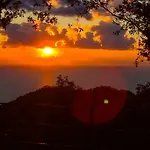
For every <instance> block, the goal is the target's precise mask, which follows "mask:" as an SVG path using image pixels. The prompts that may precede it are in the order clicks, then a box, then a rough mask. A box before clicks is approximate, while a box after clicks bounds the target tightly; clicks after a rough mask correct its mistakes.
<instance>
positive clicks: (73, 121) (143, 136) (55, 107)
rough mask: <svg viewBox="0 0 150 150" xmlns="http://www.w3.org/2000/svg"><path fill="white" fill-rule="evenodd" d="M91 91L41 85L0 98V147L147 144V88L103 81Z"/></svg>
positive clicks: (107, 149)
mask: <svg viewBox="0 0 150 150" xmlns="http://www.w3.org/2000/svg"><path fill="white" fill-rule="evenodd" d="M119 93H120V95H119ZM124 93H126V100H125V99H121V98H122V95H124ZM75 94H76V95H75ZM94 94H95V95H93V92H92V91H80V92H79V93H74V92H73V91H70V90H69V91H68V89H65V90H64V89H63V90H62V89H61V90H60V89H56V88H55V89H54V88H50V87H46V88H43V89H40V90H37V91H35V92H33V93H29V94H27V95H25V96H22V97H19V98H18V99H16V100H15V101H12V102H10V103H7V104H2V105H1V107H0V150H34V149H35V150H50V149H51V150H62V149H64V150H134V149H141V150H145V149H150V102H149V97H150V92H149V91H147V92H146V94H143V95H138V96H136V95H134V94H132V93H131V92H128V93H127V92H126V91H117V90H114V89H112V88H110V87H108V88H106V87H105V88H99V89H98V90H97V91H94ZM121 94H122V95H121ZM90 95H92V96H93V97H92V96H90ZM89 97H90V98H89ZM106 98H107V99H108V101H109V103H107V104H105V103H104V100H105V99H106ZM93 99H95V101H94V102H95V105H93V104H94V103H93ZM90 100H91V101H90ZM121 100H122V101H123V103H122V102H121V103H120V101H121ZM74 102H75V103H74ZM89 102H92V103H89ZM88 103H89V104H88ZM73 104H75V105H73ZM74 106H75V107H74ZM81 106H82V107H81ZM93 106H94V107H93ZM119 107H121V109H120V108H119ZM91 108H92V109H91ZM73 110H75V111H73ZM77 110H78V111H77ZM79 110H80V111H79ZM116 110H117V111H116ZM118 110H119V111H118ZM112 117H113V119H112ZM104 120H105V121H106V122H103V123H102V121H104ZM95 121H96V122H95Z"/></svg>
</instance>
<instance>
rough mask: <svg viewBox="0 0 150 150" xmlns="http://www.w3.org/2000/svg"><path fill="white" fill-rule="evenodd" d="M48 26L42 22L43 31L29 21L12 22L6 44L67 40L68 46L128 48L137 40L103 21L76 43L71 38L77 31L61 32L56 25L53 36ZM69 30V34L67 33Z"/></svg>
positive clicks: (31, 44)
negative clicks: (37, 29) (98, 38)
mask: <svg viewBox="0 0 150 150" xmlns="http://www.w3.org/2000/svg"><path fill="white" fill-rule="evenodd" d="M46 27H47V25H46V24H41V26H40V29H41V31H35V29H34V28H33V27H32V25H31V24H29V23H23V24H21V25H19V24H10V25H9V26H8V28H7V30H6V34H7V35H8V37H9V38H8V41H7V43H6V44H8V45H11V46H13V45H18V44H21V45H27V46H34V47H39V45H41V46H45V45H50V46H54V45H55V42H56V41H59V40H65V41H66V43H67V45H66V46H67V47H74V48H89V49H120V50H127V49H129V48H131V47H132V45H133V43H134V42H135V40H134V39H132V38H131V39H127V38H126V37H124V34H125V32H122V33H121V34H120V35H114V34H113V32H114V31H116V30H117V29H119V26H117V25H115V24H112V23H106V22H102V21H101V22H100V24H99V25H96V26H93V27H92V30H91V31H89V32H87V33H86V38H83V37H81V36H80V35H77V39H78V40H77V41H76V43H75V44H74V41H73V40H72V39H71V38H70V37H71V36H75V35H74V34H75V32H72V31H71V33H69V30H67V29H63V30H62V32H61V33H59V32H58V28H57V27H56V26H54V27H52V28H51V29H52V31H53V32H54V33H55V35H54V36H53V35H50V34H48V32H47V31H45V29H46ZM67 32H68V33H69V34H67ZM95 33H96V34H95ZM68 36H70V37H68ZM95 36H96V37H98V36H100V37H101V40H100V41H95V39H94V37H95ZM42 43H43V45H42Z"/></svg>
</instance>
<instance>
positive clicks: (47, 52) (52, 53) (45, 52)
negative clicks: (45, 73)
mask: <svg viewBox="0 0 150 150" xmlns="http://www.w3.org/2000/svg"><path fill="white" fill-rule="evenodd" d="M38 51H39V53H40V56H41V57H56V56H58V51H56V50H54V49H53V48H50V47H45V48H43V49H38Z"/></svg>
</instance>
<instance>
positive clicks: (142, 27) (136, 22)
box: [68, 0, 150, 66]
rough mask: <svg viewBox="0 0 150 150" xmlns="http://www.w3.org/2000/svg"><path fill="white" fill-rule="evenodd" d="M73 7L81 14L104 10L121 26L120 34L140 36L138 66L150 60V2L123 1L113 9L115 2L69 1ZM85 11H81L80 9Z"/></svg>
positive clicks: (138, 0) (147, 0)
mask: <svg viewBox="0 0 150 150" xmlns="http://www.w3.org/2000/svg"><path fill="white" fill-rule="evenodd" d="M68 1H69V2H70V3H71V6H74V7H75V8H76V7H77V8H78V12H79V14H81V16H82V15H84V14H88V13H89V12H90V10H91V9H96V10H97V9H99V8H103V9H104V10H105V11H106V12H108V13H109V14H110V15H111V16H113V22H114V23H115V24H117V25H120V30H118V31H116V32H114V33H115V34H119V33H120V31H121V30H126V31H128V32H129V34H131V35H136V36H139V37H140V38H139V48H138V51H139V52H138V56H137V59H136V61H135V63H136V66H137V65H138V63H139V62H140V61H143V60H144V58H146V59H147V60H148V61H149V60H150V1H149V0H123V1H122V3H121V4H120V5H118V6H116V7H112V1H114V0H83V1H81V0H68ZM81 7H82V8H83V9H80V8H81Z"/></svg>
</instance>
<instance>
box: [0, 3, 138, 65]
mask: <svg viewBox="0 0 150 150" xmlns="http://www.w3.org/2000/svg"><path fill="white" fill-rule="evenodd" d="M119 1H120V0H116V1H115V4H116V3H118V2H119ZM52 4H53V9H52V14H53V15H56V16H57V17H58V24H57V25H56V26H50V25H47V24H44V23H40V26H39V29H38V31H35V29H34V28H33V27H32V25H31V24H29V23H27V21H26V17H24V18H17V19H15V20H13V23H12V24H10V25H9V26H8V28H7V30H6V32H4V31H3V30H1V31H0V44H1V48H0V64H1V65H31V66H32V65H37V66H39V65H42V66H43V65H46V66H61V65H62V66H78V65H89V66H95V65H96V66H99V65H100V66H105V65H109V66H110V65H123V66H124V65H125V66H126V65H127V66H131V65H133V63H134V60H135V58H136V54H137V51H135V50H133V49H132V47H133V45H135V40H134V39H133V38H129V37H128V36H127V34H126V33H125V32H122V33H121V34H120V35H119V36H117V35H114V34H113V32H114V31H116V30H117V29H119V27H118V26H116V25H114V24H112V18H111V17H110V16H109V15H108V14H107V13H105V12H104V11H103V10H101V9H100V10H98V11H93V12H92V13H91V14H89V15H87V16H85V17H83V18H81V19H79V21H77V17H76V14H75V11H74V9H73V8H71V7H70V8H66V7H65V3H64V0H58V1H57V0H52ZM23 6H24V8H26V9H27V10H28V11H29V13H28V14H27V15H29V14H30V10H31V8H32V6H31V5H30V3H29V0H26V1H24V5H23ZM68 23H71V24H73V25H74V26H73V27H82V28H83V29H84V31H83V32H81V33H77V32H76V31H75V30H74V28H69V27H68V26H67V25H68ZM2 47H5V48H2ZM44 47H49V48H51V49H52V50H53V51H54V52H55V53H57V56H53V55H45V56H46V57H42V53H43V51H42V50H43V49H44ZM39 49H41V51H39Z"/></svg>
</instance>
